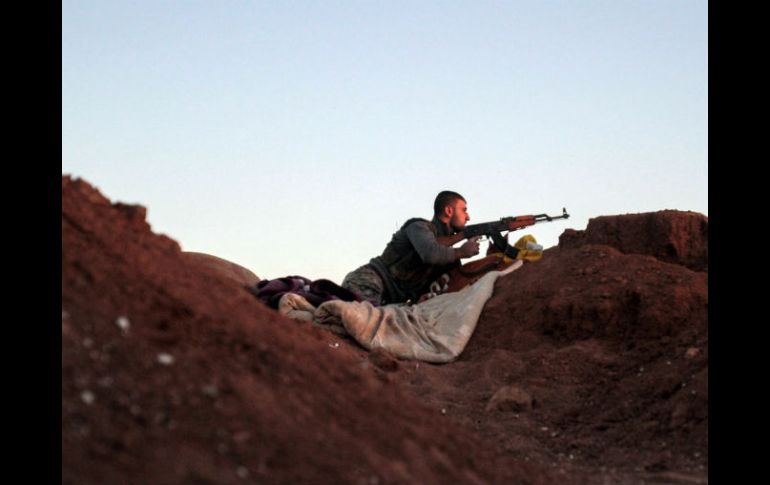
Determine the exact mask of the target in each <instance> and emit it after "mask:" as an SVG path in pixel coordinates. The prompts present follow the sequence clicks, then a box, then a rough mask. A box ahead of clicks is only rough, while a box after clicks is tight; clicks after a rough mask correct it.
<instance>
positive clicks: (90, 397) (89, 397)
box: [80, 390, 96, 406]
mask: <svg viewBox="0 0 770 485" xmlns="http://www.w3.org/2000/svg"><path fill="white" fill-rule="evenodd" d="M80 399H82V400H83V402H84V403H86V404H88V405H89V406H90V405H91V404H93V403H94V400H95V399H96V396H94V393H93V392H91V391H89V390H85V391H83V392H81V393H80Z"/></svg>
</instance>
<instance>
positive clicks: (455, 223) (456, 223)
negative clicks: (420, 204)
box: [433, 190, 471, 231]
mask: <svg viewBox="0 0 770 485" xmlns="http://www.w3.org/2000/svg"><path fill="white" fill-rule="evenodd" d="M433 214H434V215H435V216H436V218H437V219H438V220H440V221H442V222H446V223H449V224H450V225H451V226H452V227H453V228H454V229H455V230H457V231H459V230H460V229H462V228H463V227H465V224H466V223H467V222H468V221H470V220H471V218H470V216H469V215H468V205H467V204H466V202H465V198H464V197H463V196H462V195H460V194H458V193H457V192H452V191H450V190H444V191H442V192H439V194H438V195H437V196H436V200H435V201H434V202H433Z"/></svg>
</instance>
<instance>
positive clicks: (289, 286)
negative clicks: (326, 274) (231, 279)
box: [249, 276, 361, 309]
mask: <svg viewBox="0 0 770 485" xmlns="http://www.w3.org/2000/svg"><path fill="white" fill-rule="evenodd" d="M249 289H250V290H251V292H252V293H253V294H254V295H255V296H256V297H257V298H259V300H261V301H262V302H263V303H265V304H266V305H268V306H270V307H271V308H275V309H277V308H278V306H279V303H280V301H281V297H283V296H284V295H285V294H286V293H294V294H297V295H300V296H302V297H303V298H305V300H307V301H308V302H309V303H310V304H311V305H313V306H318V305H320V304H321V303H324V302H327V301H333V300H342V301H361V299H360V298H359V297H358V296H357V295H356V294H355V293H353V292H352V291H350V290H347V289H345V288H343V287H341V286H339V285H338V284H336V283H334V282H333V281H330V280H326V279H320V280H315V281H311V280H310V279H308V278H305V277H304V276H285V277H283V278H276V279H272V280H262V281H260V282H259V283H257V284H256V285H255V286H253V287H250V288H249Z"/></svg>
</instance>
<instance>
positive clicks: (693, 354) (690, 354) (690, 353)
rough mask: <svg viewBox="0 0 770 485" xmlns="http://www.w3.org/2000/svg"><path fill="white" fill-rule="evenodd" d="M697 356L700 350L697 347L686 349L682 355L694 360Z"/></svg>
mask: <svg viewBox="0 0 770 485" xmlns="http://www.w3.org/2000/svg"><path fill="white" fill-rule="evenodd" d="M698 355H700V349H699V348H697V347H690V348H689V349H687V352H685V353H684V356H685V357H686V358H688V359H694V358H695V357H697V356H698Z"/></svg>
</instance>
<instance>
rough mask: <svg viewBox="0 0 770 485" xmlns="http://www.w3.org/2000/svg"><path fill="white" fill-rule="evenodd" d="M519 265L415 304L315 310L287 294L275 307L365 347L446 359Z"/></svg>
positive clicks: (333, 305)
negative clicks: (501, 280) (498, 285)
mask: <svg viewBox="0 0 770 485" xmlns="http://www.w3.org/2000/svg"><path fill="white" fill-rule="evenodd" d="M521 266H522V261H516V262H515V263H514V264H513V265H511V266H510V267H508V268H506V269H505V270H504V271H492V272H489V273H487V274H486V275H484V276H483V277H482V278H481V279H480V280H478V281H477V282H476V283H474V284H472V285H470V286H468V287H466V288H464V289H462V290H460V291H458V292H456V293H446V294H443V295H438V296H436V297H434V298H431V299H430V300H427V301H425V302H422V303H419V304H416V305H409V306H407V305H403V304H391V305H385V306H382V307H375V306H373V305H371V304H370V303H368V302H344V301H337V300H335V301H328V302H325V303H322V304H321V305H320V306H319V307H318V308H314V307H313V306H312V305H310V304H309V303H307V301H306V300H305V299H304V298H302V297H301V296H299V295H296V294H287V295H285V296H284V298H283V299H282V300H281V302H280V305H279V311H280V312H281V313H283V314H284V315H287V316H289V317H291V318H294V319H297V320H310V319H311V318H312V320H313V322H314V323H315V324H317V325H321V326H325V327H328V328H330V329H331V330H333V331H336V332H338V333H346V334H349V335H350V336H352V337H353V338H354V339H355V340H356V341H357V342H358V343H360V344H361V345H362V346H363V347H365V348H366V349H369V350H372V349H375V348H377V347H382V348H383V349H385V350H387V351H389V352H391V353H393V354H394V355H396V356H397V357H399V358H403V359H416V360H422V361H426V362H433V363H446V362H451V361H453V360H454V359H456V358H457V357H458V356H459V355H460V353H462V351H463V349H465V345H466V344H467V343H468V340H470V338H471V335H473V331H474V330H475V329H476V323H477V322H478V319H479V315H481V311H482V310H483V308H484V304H485V303H486V302H487V300H489V298H490V297H491V296H492V292H493V290H494V286H495V281H496V280H497V278H499V277H501V276H503V275H506V274H508V273H511V272H512V271H515V270H517V269H519V268H520V267H521Z"/></svg>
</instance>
